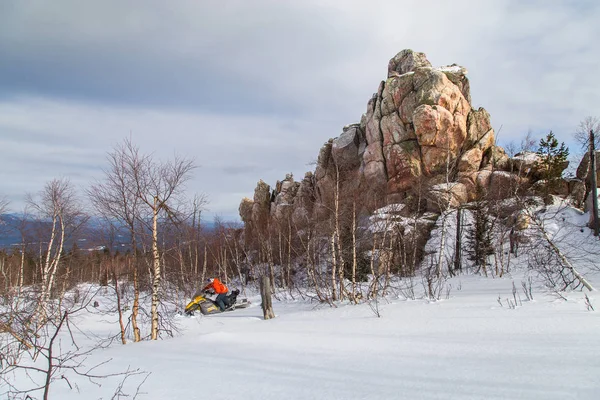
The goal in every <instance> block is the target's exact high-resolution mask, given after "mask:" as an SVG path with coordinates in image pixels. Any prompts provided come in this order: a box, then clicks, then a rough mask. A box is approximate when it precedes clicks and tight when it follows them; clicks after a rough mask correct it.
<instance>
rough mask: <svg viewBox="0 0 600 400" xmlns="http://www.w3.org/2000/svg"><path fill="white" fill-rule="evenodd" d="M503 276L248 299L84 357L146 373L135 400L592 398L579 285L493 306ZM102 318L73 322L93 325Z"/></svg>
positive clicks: (589, 345) (597, 383)
mask: <svg viewBox="0 0 600 400" xmlns="http://www.w3.org/2000/svg"><path fill="white" fill-rule="evenodd" d="M512 281H513V280H512V279H510V278H505V279H487V280H486V279H483V278H479V277H465V276H463V277H461V278H460V279H457V280H454V281H451V282H450V283H451V284H452V286H453V287H455V288H457V287H461V290H457V289H454V290H452V291H451V294H450V298H449V299H448V300H444V301H439V302H433V303H430V302H427V301H423V300H417V301H403V300H400V299H396V300H391V301H390V302H389V303H388V302H382V304H380V307H381V315H382V317H381V318H376V317H375V316H374V314H373V313H372V312H371V310H370V308H369V306H368V305H360V306H342V307H339V308H329V307H323V306H319V307H316V309H315V304H308V303H305V302H283V303H282V302H275V304H274V307H275V311H276V314H277V318H276V319H274V320H270V321H263V320H262V319H261V310H260V307H257V306H255V307H251V308H249V309H245V310H236V311H235V312H232V313H226V314H222V315H216V316H210V317H197V318H181V319H180V322H181V325H182V327H183V332H182V334H181V336H179V337H176V338H173V339H168V340H162V341H157V342H150V341H146V342H142V343H137V344H136V343H130V344H127V345H120V344H117V343H115V344H113V345H112V346H110V347H109V348H107V349H104V350H98V351H96V352H95V353H94V356H93V357H91V358H90V359H89V360H87V363H88V365H92V364H93V363H94V362H100V361H103V360H108V359H112V361H111V362H110V363H109V364H107V365H106V366H103V367H102V368H101V370H102V371H112V372H115V371H123V370H126V369H127V368H140V369H142V370H144V371H148V372H151V373H152V374H151V375H150V376H149V377H148V379H147V380H146V382H145V384H144V385H143V386H142V389H141V391H142V392H144V393H145V394H143V395H140V396H139V397H138V398H140V399H156V400H159V399H161V400H162V399H200V398H205V397H212V396H220V397H221V398H240V399H244V400H252V399H257V400H258V399H260V400H269V399H381V398H392V399H396V398H409V399H461V400H465V399H511V400H514V399H544V400H549V399H561V400H563V399H590V400H591V399H596V398H597V395H598V393H600V380H599V379H598V373H599V372H600V341H599V340H598V332H600V318H599V315H598V313H593V312H588V311H586V309H585V307H584V304H583V295H582V294H581V293H577V294H574V295H572V296H571V297H570V299H569V301H567V302H565V301H562V300H557V299H555V298H552V297H549V296H546V295H542V294H541V292H538V291H537V290H536V289H534V296H537V297H536V300H535V301H533V302H524V303H523V306H522V307H518V308H517V309H508V308H506V307H501V306H500V305H499V304H498V302H497V298H498V296H501V297H502V298H505V297H507V298H508V297H512V294H511V288H512ZM516 284H517V286H518V285H519V281H518V280H517V281H516ZM596 298H598V300H600V297H596ZM598 303H599V304H598V305H599V306H600V301H599V302H598ZM102 320H106V317H104V318H100V317H94V316H89V317H88V318H86V319H85V320H84V321H81V322H80V324H79V326H80V328H82V329H83V330H84V331H86V330H91V331H94V332H96V333H97V334H98V333H104V332H105V331H106V329H107V328H108V324H107V322H102ZM113 322H114V321H113ZM78 336H80V339H81V335H78ZM71 379H72V380H75V381H76V380H77V378H75V377H71ZM141 379H142V376H138V377H133V378H131V380H128V381H127V382H126V384H125V387H124V392H129V393H133V392H135V389H136V387H137V384H138V383H139V382H140V381H141ZM119 380H120V379H107V380H103V381H101V386H100V387H98V386H96V385H94V384H92V383H90V382H87V381H85V380H79V381H77V385H78V386H79V393H78V392H77V391H76V390H70V389H69V388H68V386H67V384H66V382H64V381H61V380H59V381H56V382H55V383H53V386H52V390H51V392H50V393H51V398H55V399H65V400H69V399H97V398H111V396H112V393H113V392H114V389H115V387H116V385H117V384H118V382H119Z"/></svg>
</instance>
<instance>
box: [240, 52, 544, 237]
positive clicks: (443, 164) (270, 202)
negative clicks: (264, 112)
mask: <svg viewBox="0 0 600 400" xmlns="http://www.w3.org/2000/svg"><path fill="white" fill-rule="evenodd" d="M466 75H467V71H466V69H465V68H463V67H461V66H458V65H456V64H453V65H450V66H445V67H439V68H434V67H432V66H431V64H430V62H429V61H428V60H427V58H426V56H425V54H423V53H418V52H414V51H412V50H403V51H401V52H400V53H398V54H397V55H396V56H395V57H393V58H392V59H391V60H390V62H389V64H388V76H387V79H386V80H385V81H382V82H381V83H380V85H379V88H378V90H377V93H375V94H374V95H373V97H372V98H371V99H370V100H369V101H368V103H367V110H366V113H365V114H363V116H362V118H361V120H360V123H356V124H351V125H348V126H346V127H344V128H343V131H342V133H341V134H340V135H339V136H338V137H336V138H334V139H330V140H329V141H328V142H327V143H325V144H324V145H323V147H322V148H321V150H320V152H319V156H318V161H317V166H316V169H315V171H314V173H311V172H309V173H307V174H306V176H305V177H304V179H303V180H302V181H300V182H296V181H294V179H293V177H292V176H287V177H286V178H285V179H284V180H283V181H281V182H278V183H277V185H276V188H275V190H273V191H272V193H271V194H270V196H269V195H267V193H269V190H270V189H269V188H268V186H266V184H265V183H264V182H262V181H260V182H259V185H258V187H257V189H256V192H255V195H254V201H252V200H249V199H244V200H243V201H242V204H241V205H240V216H241V218H242V221H244V223H245V224H246V226H247V227H248V226H258V225H261V224H265V223H266V218H267V215H268V216H269V217H268V218H270V219H273V220H277V221H284V220H285V221H287V220H289V221H291V222H292V223H294V224H295V225H296V226H301V225H302V224H303V223H306V222H307V221H311V220H312V221H320V220H323V219H325V218H327V217H328V215H329V214H330V213H331V211H332V209H333V205H334V199H335V194H336V193H339V194H340V196H344V197H353V198H355V199H359V200H360V204H361V205H362V206H363V207H365V208H367V209H368V208H369V207H370V208H371V209H370V210H368V211H372V210H373V209H374V208H375V206H381V205H384V204H391V203H398V202H404V203H407V204H409V203H411V202H412V204H415V198H416V197H418V201H416V203H418V206H419V209H421V211H422V210H423V209H422V208H421V205H422V203H425V206H426V208H427V209H429V210H431V211H440V210H441V209H443V208H445V207H449V206H456V205H459V204H462V203H465V202H469V201H472V200H473V199H474V198H475V196H476V193H480V192H481V191H480V190H478V188H480V189H482V190H483V191H485V192H486V193H487V194H488V195H490V196H494V197H496V198H503V197H507V196H510V195H511V194H513V188H515V187H517V186H522V185H525V184H530V183H533V181H532V178H531V177H532V176H534V175H527V174H523V173H522V169H521V168H519V172H518V173H515V172H514V171H515V166H516V165H517V164H518V161H519V160H517V159H509V158H508V157H507V156H506V154H505V152H504V150H503V149H502V148H500V147H496V146H495V145H494V142H495V138H494V130H493V128H492V126H491V123H490V115H489V113H488V112H487V111H486V110H485V109H483V108H479V109H473V108H472V106H471V94H470V85H469V80H468V78H467V76H466ZM523 162H524V161H523ZM532 168H533V167H532ZM511 171H513V172H511ZM417 190H418V191H419V194H418V196H417V195H416V192H417ZM372 199H377V201H372V202H370V201H369V200H372ZM369 204H372V205H371V206H369ZM407 209H410V207H409V208H407ZM413 211H414V209H413ZM259 219H260V221H259Z"/></svg>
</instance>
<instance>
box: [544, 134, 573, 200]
mask: <svg viewBox="0 0 600 400" xmlns="http://www.w3.org/2000/svg"><path fill="white" fill-rule="evenodd" d="M537 155H538V156H539V157H540V161H539V166H540V167H541V168H540V171H541V178H542V179H543V180H545V181H546V185H545V186H544V197H545V198H546V199H548V198H549V195H550V193H552V192H553V191H554V189H555V188H556V187H557V185H558V184H559V179H560V177H561V175H562V171H563V169H564V166H565V164H566V163H567V157H568V156H569V149H568V148H567V147H566V146H565V143H564V142H562V143H561V144H560V146H559V145H558V140H557V139H556V137H555V136H554V133H553V132H552V131H550V133H548V135H546V137H545V138H542V139H541V140H540V144H539V147H538V151H537Z"/></svg>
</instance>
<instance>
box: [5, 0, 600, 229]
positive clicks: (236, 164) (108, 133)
mask: <svg viewBox="0 0 600 400" xmlns="http://www.w3.org/2000/svg"><path fill="white" fill-rule="evenodd" d="M599 21H600V1H597V0H590V1H586V0H578V1H553V0H539V1H521V0H518V1H508V0H507V1H502V0H498V1H491V0H490V1H475V0H473V1H461V0H453V1H445V0H441V1H433V0H429V1H423V0H418V1H410V0H407V1H404V0H395V1H376V0H370V1H360V2H358V1H349V0H340V1H316V0H302V1H291V0H290V1H283V0H273V1H259V0H252V1H250V0H237V1H229V0H224V1H208V0H206V1H203V0H190V1H186V0H177V1H169V2H167V1H149V0H144V1H125V2H124V1H120V0H115V1H112V0H111V1H108V0H103V1H95V2H92V1H80V0H71V1H66V0H53V1H32V0H29V1H12V0H0V197H2V196H5V197H7V198H8V199H9V200H10V202H11V210H12V211H19V210H21V209H22V208H23V206H24V196H25V193H28V192H29V193H35V192H38V191H39V190H40V189H42V187H43V185H44V183H45V182H47V181H49V180H51V179H53V178H63V177H66V178H69V179H70V180H71V181H72V182H73V183H74V184H75V185H76V186H77V187H78V188H79V189H80V190H81V191H83V189H84V188H86V187H88V186H89V184H90V183H91V182H93V181H94V180H95V179H102V176H103V171H102V169H103V168H105V167H106V166H107V162H106V154H107V152H109V151H111V149H112V148H113V147H114V146H115V145H116V144H118V143H120V142H122V141H123V139H124V138H126V137H129V136H131V137H132V139H133V142H134V143H136V144H137V145H139V146H140V147H141V149H142V150H143V151H144V152H145V153H153V154H154V155H155V156H156V157H157V158H163V159H167V158H169V157H173V155H174V154H178V155H180V156H184V157H191V158H194V159H195V160H196V163H197V165H198V166H199V168H198V169H196V170H195V172H194V177H193V179H192V180H191V181H190V182H189V183H188V185H187V192H188V193H189V194H190V196H191V195H193V194H194V193H203V194H205V195H206V196H207V197H208V199H209V204H208V213H207V214H206V216H207V217H208V218H212V216H214V215H218V216H220V217H222V218H224V219H228V220H236V219H238V218H239V217H238V213H237V208H238V206H239V203H240V200H241V199H242V198H243V197H245V196H247V197H252V195H253V191H254V188H255V186H256V183H257V181H258V180H259V179H263V180H265V181H266V182H267V183H269V184H270V185H272V186H273V185H274V184H275V182H276V181H277V180H278V179H283V178H284V177H285V174H286V173H289V172H291V173H293V174H294V176H295V177H296V178H298V179H301V178H302V177H303V176H304V173H305V172H306V171H309V170H313V169H314V165H313V164H312V163H313V162H314V161H315V159H316V157H317V155H318V152H319V149H320V147H321V145H322V144H323V143H325V142H326V141H327V140H328V139H329V138H331V137H336V136H338V135H339V134H340V133H341V130H342V127H343V126H344V125H346V124H349V123H354V122H358V121H359V120H360V117H361V115H362V114H363V113H364V112H365V111H366V105H367V101H368V100H369V98H370V97H371V95H372V94H373V92H375V91H377V87H378V85H379V82H380V81H381V80H383V79H385V78H386V74H387V63H388V61H389V59H390V58H391V57H393V56H394V55H395V54H396V53H398V52H399V51H400V50H402V49H405V48H412V49H413V50H416V51H422V52H425V53H426V54H427V57H428V58H429V60H430V61H431V63H432V64H433V65H434V66H441V65H448V64H452V63H457V64H459V65H462V66H464V67H466V68H467V69H468V71H469V75H468V76H469V78H470V80H471V93H472V98H473V106H474V107H485V108H486V109H487V110H488V111H489V112H490V113H491V115H492V123H493V125H494V128H495V129H496V131H498V130H500V132H499V138H498V139H499V142H500V144H506V143H508V142H509V141H511V140H512V141H515V142H519V141H520V139H521V138H522V137H523V136H524V135H525V134H526V133H527V131H528V130H532V131H533V133H534V134H535V135H536V137H538V138H539V137H541V136H542V135H544V134H545V133H547V132H548V131H549V130H550V129H552V130H553V131H554V132H555V134H556V135H557V137H558V138H559V140H561V141H565V142H570V140H571V134H572V132H573V131H574V130H575V129H576V127H577V125H578V122H579V121H580V120H581V119H583V118H584V117H585V116H588V115H595V116H600V78H599V77H598V73H599V72H600V22H599ZM500 127H502V128H501V129H500ZM572 152H573V151H572Z"/></svg>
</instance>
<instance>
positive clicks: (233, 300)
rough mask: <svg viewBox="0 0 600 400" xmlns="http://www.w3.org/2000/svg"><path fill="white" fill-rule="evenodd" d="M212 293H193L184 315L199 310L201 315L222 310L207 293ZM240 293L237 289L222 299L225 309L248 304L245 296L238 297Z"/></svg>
mask: <svg viewBox="0 0 600 400" xmlns="http://www.w3.org/2000/svg"><path fill="white" fill-rule="evenodd" d="M210 294H214V293H212V292H199V293H196V294H195V295H194V298H193V299H192V301H190V302H189V303H188V305H187V306H185V314H186V315H194V312H195V311H197V310H200V312H201V313H202V314H203V315H210V314H218V313H221V312H223V311H221V309H220V308H219V305H218V304H217V303H216V302H215V301H214V300H213V299H211V298H210V297H208V295H210ZM239 294H240V291H239V290H237V289H236V290H234V291H232V292H231V293H230V294H229V295H227V297H226V298H225V300H224V303H225V311H233V310H235V309H236V308H246V307H248V306H249V305H250V301H248V299H246V298H242V299H238V295H239Z"/></svg>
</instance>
